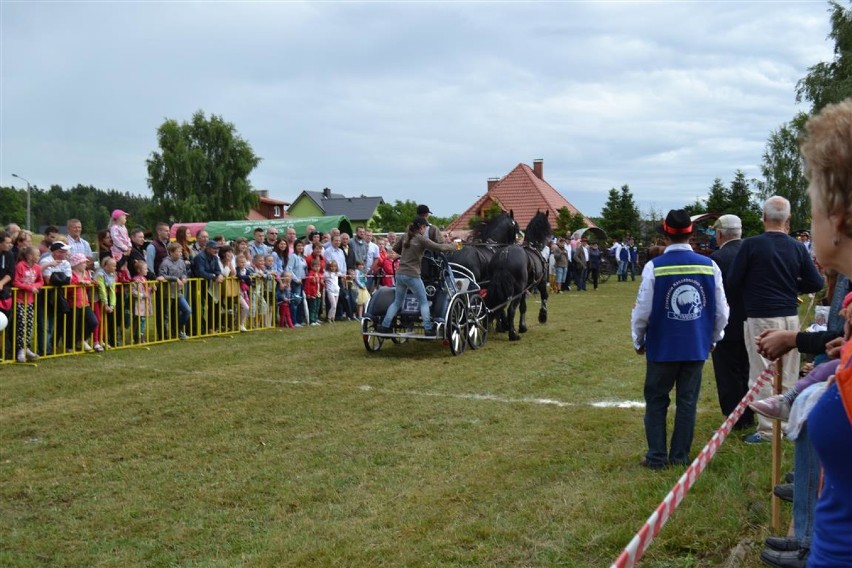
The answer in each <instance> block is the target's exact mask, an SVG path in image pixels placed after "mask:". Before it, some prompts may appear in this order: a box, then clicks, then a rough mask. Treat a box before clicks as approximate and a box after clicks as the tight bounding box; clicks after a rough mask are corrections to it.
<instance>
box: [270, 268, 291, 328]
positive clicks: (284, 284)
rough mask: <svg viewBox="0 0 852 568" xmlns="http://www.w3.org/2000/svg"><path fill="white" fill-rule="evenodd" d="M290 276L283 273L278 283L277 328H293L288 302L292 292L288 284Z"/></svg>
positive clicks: (287, 273)
mask: <svg viewBox="0 0 852 568" xmlns="http://www.w3.org/2000/svg"><path fill="white" fill-rule="evenodd" d="M291 281H292V276H291V275H290V273H289V272H285V273H284V276H282V277H281V280H280V281H279V282H278V293H277V294H276V297H275V299H276V301H277V302H278V327H295V326H294V325H293V318H292V316H291V315H290V301H291V300H292V296H293V294H292V292H291V291H290V282H291Z"/></svg>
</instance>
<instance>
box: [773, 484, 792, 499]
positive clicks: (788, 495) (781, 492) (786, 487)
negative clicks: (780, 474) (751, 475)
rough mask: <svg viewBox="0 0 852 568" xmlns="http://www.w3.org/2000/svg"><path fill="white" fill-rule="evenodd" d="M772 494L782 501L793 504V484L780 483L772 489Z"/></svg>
mask: <svg viewBox="0 0 852 568" xmlns="http://www.w3.org/2000/svg"><path fill="white" fill-rule="evenodd" d="M772 492H773V493H774V494H775V496H776V497H778V498H779V499H781V500H782V501H787V502H788V503H792V502H793V484H792V483H780V484H778V485H776V486H775V487H773V488H772Z"/></svg>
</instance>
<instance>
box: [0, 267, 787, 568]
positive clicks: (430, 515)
mask: <svg viewBox="0 0 852 568" xmlns="http://www.w3.org/2000/svg"><path fill="white" fill-rule="evenodd" d="M637 284H638V283H617V282H615V281H612V280H611V281H610V282H608V283H607V284H605V285H603V286H602V287H601V288H600V289H599V290H598V291H597V292H593V291H589V292H585V293H578V292H571V293H568V294H561V295H558V296H554V297H552V298H551V309H550V321H549V322H548V323H547V325H544V326H541V325H538V324H537V323H534V324H532V325H531V328H530V331H529V332H528V333H527V334H526V336H525V337H524V338H523V340H522V341H519V342H513V343H509V342H508V341H507V339H506V336H505V335H503V336H497V335H492V336H491V337H490V338H489V340H488V343H487V344H486V345H485V347H484V348H483V349H481V350H479V351H470V350H468V351H467V352H466V353H464V354H463V355H462V356H460V357H453V356H451V355H450V352H449V348H447V347H443V346H441V345H440V344H438V343H434V342H409V343H408V344H406V345H401V346H396V345H391V344H386V345H385V346H384V348H383V349H382V350H381V351H380V352H379V353H367V351H366V350H365V349H364V346H363V343H362V340H361V337H360V335H359V334H358V331H357V330H358V328H357V324H355V323H337V324H334V325H324V326H322V327H320V328H303V329H296V330H287V331H284V332H278V331H268V332H254V333H248V334H241V335H238V336H234V337H231V338H227V337H226V338H215V339H210V340H206V341H202V340H195V341H189V342H181V343H174V344H168V345H161V346H154V347H152V348H151V349H150V350H148V349H141V348H140V349H129V350H123V351H114V352H108V353H106V354H104V355H86V356H77V357H67V358H61V359H54V360H51V361H44V362H40V363H39V365H38V366H21V365H3V366H0V387H2V388H0V408H2V410H0V413H2V414H0V448H2V450H0V451H2V456H0V480H2V481H0V565H2V566H87V567H88V566H204V567H207V566H211V567H214V566H215V567H219V566H221V567H225V566H228V567H230V566H261V567H267V566H268V567H272V566H570V567H574V566H577V567H586V566H589V567H592V566H609V564H610V563H611V562H612V561H614V560H615V558H616V557H617V556H618V554H619V553H620V552H621V549H622V548H623V547H624V546H625V545H626V544H627V543H628V542H629V540H630V539H631V537H632V536H633V534H634V533H635V532H636V531H637V530H638V529H639V528H640V527H641V525H642V523H643V522H644V521H645V519H646V518H647V517H648V515H649V514H650V513H651V512H652V511H653V510H654V508H655V507H656V506H657V505H658V504H659V502H660V501H661V500H662V498H663V497H664V496H665V494H666V493H667V492H668V491H669V489H670V488H671V486H672V485H673V484H674V482H675V481H676V480H677V479H678V477H680V475H681V474H682V472H683V470H682V469H671V470H666V471H663V472H651V471H648V470H645V469H643V468H641V467H639V465H638V463H639V461H640V460H641V458H642V457H643V454H644V450H645V440H644V432H643V427H642V416H643V410H642V409H641V408H610V407H596V406H593V403H597V402H602V401H637V402H641V401H642V381H643V376H644V359H643V358H640V357H638V356H636V355H635V354H634V353H633V350H632V347H631V344H630V329H629V314H630V309H631V306H632V304H633V300H634V298H635V293H636V288H637V286H636V285H637ZM533 306H534V307H533V311H532V312H531V313H532V314H533V315H534V313H535V311H537V304H533ZM532 319H533V320H534V319H535V318H534V317H533V318H532ZM671 414H672V413H670V420H671V417H672V416H671ZM722 420H723V417H722V415H721V414H720V412H719V409H718V404H717V402H716V394H715V383H714V381H713V375H712V365H711V364H710V363H709V362H708V364H707V366H706V367H705V380H704V385H703V390H702V396H701V402H700V407H699V416H698V424H697V428H696V438H695V443H694V445H693V451H694V453H697V452H698V451H699V450H700V449H701V447H702V446H703V445H704V444H705V443H706V441H707V440H708V439H709V438H710V437H711V436H712V434H713V432H714V431H715V429H716V428H718V427H719V425H720V424H721V422H722ZM786 450H787V455H786V456H785V459H786V461H787V462H788V463H789V462H791V461H792V449H791V448H789V447H788V448H787V449H786ZM769 460H770V451H769V447H768V446H767V445H764V446H760V447H753V446H748V445H746V444H744V443H743V442H742V441H741V440H740V438H739V436H732V437H730V438H729V439H728V441H726V442H725V444H724V445H723V446H722V448H721V449H720V451H719V452H718V454H717V455H716V458H715V459H714V460H713V461H712V462H711V464H710V465H709V466H708V468H707V471H706V472H705V473H704V475H702V477H701V478H700V479H699V480H698V482H697V483H696V485H695V487H694V488H693V490H692V491H691V492H690V493H689V494H688V495H687V497H686V499H685V501H684V502H683V504H682V505H681V506H680V508H679V509H678V510H677V512H676V513H675V514H674V516H673V517H672V518H671V519H670V520H669V522H668V524H667V525H666V526H665V527H664V528H663V530H662V533H661V534H660V536H659V537H658V538H657V539H656V540H655V541H654V542H653V543H652V545H651V547H650V549H649V550H648V552H647V553H646V555H645V558H644V560H643V561H642V563H641V564H640V565H641V566H649V567H698V566H702V567H712V566H724V565H725V564H726V559H728V557H729V555H730V553H731V551H732V549H734V548H735V547H736V546H737V544H738V543H742V542H744V543H745V545H746V546H745V550H746V554H745V558H744V559H743V561H742V562H741V563H739V564H735V565H739V566H745V567H751V566H760V562H759V560H758V559H757V556H758V553H759V551H760V543H762V539H763V538H764V537H765V536H767V534H768V528H767V525H768V515H769V490H770V481H769V469H770V467H769ZM784 514H785V515H786V517H785V518H786V519H788V518H789V510H788V509H785V510H784ZM752 543H757V544H752Z"/></svg>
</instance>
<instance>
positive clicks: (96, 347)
mask: <svg viewBox="0 0 852 568" xmlns="http://www.w3.org/2000/svg"><path fill="white" fill-rule="evenodd" d="M95 351H97V352H98V353H103V352H104V348H103V345H101V344H100V343H95Z"/></svg>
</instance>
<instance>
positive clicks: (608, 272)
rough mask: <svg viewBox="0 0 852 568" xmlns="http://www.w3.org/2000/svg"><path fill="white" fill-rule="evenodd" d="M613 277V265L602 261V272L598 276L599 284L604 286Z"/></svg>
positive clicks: (607, 261)
mask: <svg viewBox="0 0 852 568" xmlns="http://www.w3.org/2000/svg"><path fill="white" fill-rule="evenodd" d="M610 276H612V265H611V264H610V263H609V260H606V259H601V271H600V274H599V275H598V282H599V283H600V284H603V283H604V282H606V281H607V280H609V277H610Z"/></svg>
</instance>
